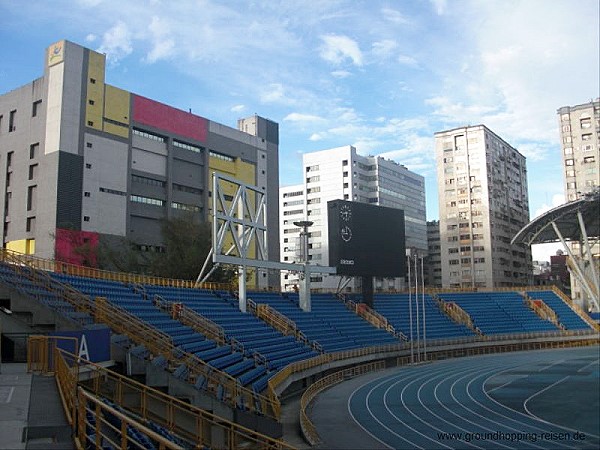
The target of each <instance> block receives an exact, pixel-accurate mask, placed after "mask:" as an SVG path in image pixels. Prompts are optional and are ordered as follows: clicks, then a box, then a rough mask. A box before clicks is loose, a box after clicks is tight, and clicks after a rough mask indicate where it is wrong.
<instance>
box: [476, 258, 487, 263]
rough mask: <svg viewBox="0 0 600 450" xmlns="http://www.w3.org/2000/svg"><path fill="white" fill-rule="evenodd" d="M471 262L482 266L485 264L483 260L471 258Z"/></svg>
mask: <svg viewBox="0 0 600 450" xmlns="http://www.w3.org/2000/svg"><path fill="white" fill-rule="evenodd" d="M473 262H474V263H475V264H482V263H485V258H473Z"/></svg>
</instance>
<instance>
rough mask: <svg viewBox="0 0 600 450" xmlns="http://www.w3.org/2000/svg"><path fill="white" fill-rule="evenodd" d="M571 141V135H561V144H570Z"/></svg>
mask: <svg viewBox="0 0 600 450" xmlns="http://www.w3.org/2000/svg"><path fill="white" fill-rule="evenodd" d="M571 142H572V139H571V136H564V137H563V144H570V143H571Z"/></svg>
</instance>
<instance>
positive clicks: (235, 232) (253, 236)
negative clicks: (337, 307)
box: [197, 172, 335, 312]
mask: <svg viewBox="0 0 600 450" xmlns="http://www.w3.org/2000/svg"><path fill="white" fill-rule="evenodd" d="M232 192H234V193H233V195H231V193H232ZM212 218H213V222H212V249H211V251H210V253H209V255H208V257H207V260H206V261H205V263H204V266H203V267H202V270H201V271H200V274H199V275H198V279H197V282H200V281H203V280H205V279H206V278H207V277H208V276H210V274H211V272H209V273H208V274H207V275H204V271H205V269H206V267H207V265H208V261H209V258H211V257H212V261H213V263H215V266H217V265H219V264H230V265H234V266H237V267H238V281H239V283H238V297H239V307H240V310H241V311H244V312H245V311H246V303H247V302H246V269H247V267H256V268H262V269H271V270H273V269H274V270H293V271H298V272H301V273H303V274H304V277H303V278H304V279H303V281H304V282H303V283H301V292H300V304H301V307H302V309H304V310H305V311H310V309H311V304H310V274H311V273H335V269H334V268H333V267H325V266H316V265H312V264H308V263H304V264H293V263H282V262H279V261H270V260H269V257H268V251H267V248H268V246H267V225H266V218H267V197H266V192H265V191H264V190H263V189H260V188H258V187H257V186H252V185H250V184H246V183H244V182H242V181H240V180H238V179H236V178H233V177H229V176H227V175H224V174H219V173H216V172H213V174H212Z"/></svg>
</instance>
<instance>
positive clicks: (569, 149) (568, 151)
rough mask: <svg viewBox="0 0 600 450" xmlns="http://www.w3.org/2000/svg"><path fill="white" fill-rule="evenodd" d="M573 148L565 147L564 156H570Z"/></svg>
mask: <svg viewBox="0 0 600 450" xmlns="http://www.w3.org/2000/svg"><path fill="white" fill-rule="evenodd" d="M572 154H573V147H565V155H572Z"/></svg>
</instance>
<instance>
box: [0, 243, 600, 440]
mask: <svg viewBox="0 0 600 450" xmlns="http://www.w3.org/2000/svg"><path fill="white" fill-rule="evenodd" d="M1 256H2V257H1V261H0V299H1V301H2V304H1V306H2V310H1V311H2V312H1V313H0V314H1V318H2V350H3V359H4V361H5V363H4V364H3V365H2V373H0V377H5V378H4V379H2V378H0V380H2V383H3V386H0V388H3V387H4V388H5V387H7V386H9V385H10V383H11V382H12V383H13V386H12V391H11V392H17V391H18V390H19V389H20V388H23V389H29V391H28V392H30V394H29V395H28V397H30V400H29V402H28V404H27V408H28V409H29V414H28V415H27V416H26V417H24V418H23V421H22V423H23V429H24V431H22V430H20V429H18V427H15V428H14V429H15V432H16V433H17V434H18V436H19V437H18V439H17V438H14V439H15V440H16V441H18V442H16V447H19V446H21V447H20V448H25V446H27V447H26V448H73V447H77V448H125V447H127V448H206V449H208V448H297V447H307V446H308V445H309V443H317V442H319V440H318V435H316V431H315V426H314V425H313V424H312V422H311V421H310V419H309V417H308V415H307V412H306V408H307V406H308V405H309V404H310V399H311V398H312V396H314V395H316V393H318V392H320V390H321V389H324V388H325V387H326V386H328V385H329V383H331V384H334V383H338V382H339V381H341V380H345V379H348V378H350V377H352V376H355V375H358V374H361V373H363V372H366V371H371V370H379V369H382V368H386V367H387V368H390V367H395V366H401V365H406V364H410V363H411V362H415V358H416V359H421V360H422V361H423V360H428V361H429V360H438V359H446V358H452V357H459V356H470V355H478V354H489V353H503V352H509V351H515V350H533V349H545V348H558V347H561V348H562V347H572V346H585V345H598V342H599V337H598V325H597V323H595V322H594V320H593V319H592V318H591V317H590V316H589V315H588V314H587V313H586V312H585V311H583V310H582V309H581V308H579V307H578V306H577V305H575V304H573V302H572V301H571V300H570V299H569V298H568V297H566V296H565V295H564V294H563V293H562V292H560V291H559V290H557V289H556V288H548V287H541V288H531V287H524V288H514V289H506V290H502V291H498V290H497V291H489V292H488V291H481V290H478V291H475V292H456V291H454V292H453V291H443V290H438V291H423V292H420V293H418V294H417V293H415V292H411V293H376V294H375V296H374V299H373V300H374V301H373V307H370V306H367V305H366V304H365V303H363V302H362V298H361V296H360V295H359V294H354V295H352V296H342V295H336V294H334V293H330V294H326V293H323V294H314V295H313V296H312V309H311V311H310V312H307V311H303V310H302V308H301V307H300V298H299V295H298V294H297V293H284V292H268V291H260V292H248V293H247V311H246V312H242V311H240V308H239V299H238V298H237V295H236V292H235V291H233V290H232V289H230V288H228V287H226V286H219V285H211V284H209V283H207V284H204V285H202V287H201V288H199V287H194V283H193V282H188V281H182V280H171V279H161V278H153V277H146V276H141V275H134V274H126V273H116V272H106V271H101V270H97V269H92V268H87V267H81V266H75V265H71V264H66V263H62V262H58V261H52V260H44V259H39V258H36V257H33V256H30V255H23V254H19V253H16V252H13V251H10V250H7V249H3V250H2V253H1ZM413 302H414V304H416V305H418V306H419V308H421V312H420V316H418V315H416V314H412V312H414V311H412V312H411V304H413ZM425 317H426V318H427V323H426V326H425V322H424V321H423V319H424V318H425ZM420 320H421V321H422V322H420ZM419 327H420V332H419V333H415V330H418V329H419ZM97 336H105V337H106V342H103V340H102V338H99V337H97ZM411 336H412V337H413V339H412V340H411V339H410V337H411ZM103 345H106V346H107V347H108V350H107V352H101V351H98V349H96V348H95V347H102V346H103ZM415 348H416V349H417V350H416V353H415ZM8 360H13V361H19V360H21V361H27V370H28V374H27V375H25V374H20V375H19V376H21V377H25V376H29V377H31V379H32V380H33V381H32V382H31V384H30V385H29V386H19V385H17V384H16V383H15V382H14V380H15V379H16V378H15V377H16V375H15V374H14V372H11V370H14V369H12V367H13V365H12V364H7V363H6V361H8ZM17 366H18V365H15V366H14V367H17ZM7 371H8V372H7ZM23 372H25V371H24V370H23ZM45 375H54V378H55V379H56V386H57V389H56V392H55V395H54V397H52V398H51V393H52V392H54V391H52V390H51V389H50V388H49V387H48V386H49V385H48V384H44V382H46V383H47V380H48V379H50V378H49V377H47V376H45ZM17 378H18V377H17ZM11 380H13V381H11ZM43 386H45V387H43ZM307 388H308V389H307ZM301 394H303V396H302V401H301V402H300V404H299V403H298V402H297V401H294V399H297V397H299V396H300V395H301ZM11 395H12V394H11ZM14 397H15V398H17V397H18V396H17V394H15V395H14ZM59 398H60V401H59V400H58V399H59ZM23 401H25V400H23ZM52 404H57V405H62V407H61V408H60V409H59V410H58V412H57V413H56V414H53V415H51V416H50V417H49V416H48V415H47V414H45V415H44V414H39V413H38V414H36V413H35V412H36V411H39V410H40V409H44V410H46V411H47V410H49V408H50V409H51V406H50V405H52ZM6 411H9V409H6ZM58 416H60V417H61V418H62V419H61V420H60V421H58V419H57V417H58ZM0 417H1V416H0ZM50 419H51V420H52V421H53V422H51V423H48V420H50ZM11 420H14V417H13V418H12V419H11ZM0 429H2V430H3V431H2V433H3V434H6V433H7V427H2V428H0ZM298 429H300V430H302V436H303V438H304V440H301V439H300V438H299V437H298V433H297V431H296V430H298ZM5 442H15V441H10V440H5ZM36 445H37V447H36Z"/></svg>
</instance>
